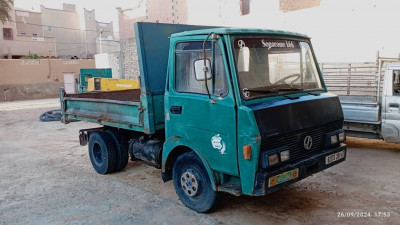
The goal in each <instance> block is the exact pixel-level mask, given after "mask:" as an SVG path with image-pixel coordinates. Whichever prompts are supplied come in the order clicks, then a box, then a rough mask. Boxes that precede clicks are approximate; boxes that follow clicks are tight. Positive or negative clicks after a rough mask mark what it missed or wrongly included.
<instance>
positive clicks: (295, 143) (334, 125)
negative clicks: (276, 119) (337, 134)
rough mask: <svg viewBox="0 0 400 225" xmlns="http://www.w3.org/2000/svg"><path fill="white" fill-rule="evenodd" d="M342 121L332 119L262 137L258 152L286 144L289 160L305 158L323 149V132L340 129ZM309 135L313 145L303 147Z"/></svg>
mask: <svg viewBox="0 0 400 225" xmlns="http://www.w3.org/2000/svg"><path fill="white" fill-rule="evenodd" d="M342 126H343V122H342V121H341V120H338V121H334V122H331V123H328V124H324V125H319V126H316V127H311V128H307V129H303V130H301V131H297V132H292V133H288V134H283V135H279V136H275V137H271V138H263V139H262V140H261V149H260V153H262V152H266V151H269V150H273V149H276V148H280V147H283V146H288V148H289V151H290V160H289V161H288V162H290V161H296V160H298V159H302V158H305V157H307V156H310V155H312V154H315V153H317V152H319V151H321V150H323V149H324V146H325V134H326V133H328V132H331V131H335V130H338V129H342ZM308 135H310V136H311V137H312V141H313V145H312V147H311V149H309V150H306V149H305V148H304V138H305V137H306V136H308Z"/></svg>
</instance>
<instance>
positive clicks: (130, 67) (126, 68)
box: [120, 39, 140, 80]
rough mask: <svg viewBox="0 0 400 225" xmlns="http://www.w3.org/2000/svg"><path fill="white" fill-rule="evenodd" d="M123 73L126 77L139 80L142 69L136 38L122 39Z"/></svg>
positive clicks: (121, 59) (121, 58)
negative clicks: (140, 68)
mask: <svg viewBox="0 0 400 225" xmlns="http://www.w3.org/2000/svg"><path fill="white" fill-rule="evenodd" d="M120 43H121V56H120V61H121V67H120V70H121V74H122V76H123V78H124V79H134V80H139V76H140V70H139V61H138V54H137V48H136V40H135V39H125V40H121V41H120Z"/></svg>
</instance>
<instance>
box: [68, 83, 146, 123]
mask: <svg viewBox="0 0 400 225" xmlns="http://www.w3.org/2000/svg"><path fill="white" fill-rule="evenodd" d="M107 95H108V96H107ZM130 96H131V99H132V100H129V98H130ZM139 96H140V90H139ZM139 96H137V93H136V90H135V91H134V90H129V91H115V92H112V93H111V92H109V93H104V92H102V93H101V92H98V93H85V94H71V95H68V94H65V92H64V90H63V89H62V90H61V91H60V100H61V112H62V120H61V121H62V122H64V123H69V120H70V119H77V120H82V121H87V122H92V123H98V124H102V125H107V126H112V127H117V128H124V129H129V130H135V131H143V119H142V118H143V110H142V108H143V107H141V102H140V101H139V100H138V99H139Z"/></svg>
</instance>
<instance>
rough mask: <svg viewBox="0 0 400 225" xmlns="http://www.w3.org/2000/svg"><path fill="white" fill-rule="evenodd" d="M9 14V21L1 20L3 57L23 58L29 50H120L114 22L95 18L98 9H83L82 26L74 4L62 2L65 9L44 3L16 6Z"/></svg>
mask: <svg viewBox="0 0 400 225" xmlns="http://www.w3.org/2000/svg"><path fill="white" fill-rule="evenodd" d="M10 15H11V17H12V19H11V21H10V22H7V23H5V24H2V23H0V37H2V38H0V58H20V57H23V56H26V55H29V54H36V55H38V56H39V57H57V58H94V54H96V53H100V52H108V51H112V52H116V51H119V43H118V42H116V41H115V40H114V29H113V23H112V22H110V23H103V22H98V21H96V19H95V16H96V15H95V10H92V11H88V10H86V9H84V13H83V21H82V22H83V26H82V25H81V24H82V23H81V18H80V15H79V13H78V12H77V10H76V7H75V5H73V4H63V8H62V9H50V8H46V7H45V6H43V5H42V6H41V9H40V12H32V11H28V10H22V9H14V8H13V9H12V11H11V12H10ZM100 39H101V41H100ZM101 45H104V46H101Z"/></svg>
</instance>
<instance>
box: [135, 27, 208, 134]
mask: <svg viewBox="0 0 400 225" xmlns="http://www.w3.org/2000/svg"><path fill="white" fill-rule="evenodd" d="M208 28H214V27H208V26H196V25H181V24H162V23H136V24H135V36H136V45H137V52H138V59H139V68H140V83H141V91H142V104H143V107H144V110H145V111H144V114H145V115H144V126H145V129H146V130H145V133H150V134H151V133H154V132H155V131H156V130H158V129H163V128H164V97H163V95H164V91H165V84H166V76H167V67H168V56H169V47H170V46H169V45H170V43H169V37H170V36H171V34H173V33H179V32H183V31H190V30H199V29H208Z"/></svg>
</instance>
